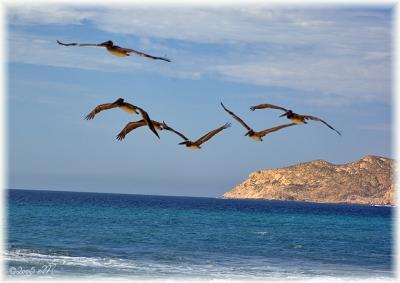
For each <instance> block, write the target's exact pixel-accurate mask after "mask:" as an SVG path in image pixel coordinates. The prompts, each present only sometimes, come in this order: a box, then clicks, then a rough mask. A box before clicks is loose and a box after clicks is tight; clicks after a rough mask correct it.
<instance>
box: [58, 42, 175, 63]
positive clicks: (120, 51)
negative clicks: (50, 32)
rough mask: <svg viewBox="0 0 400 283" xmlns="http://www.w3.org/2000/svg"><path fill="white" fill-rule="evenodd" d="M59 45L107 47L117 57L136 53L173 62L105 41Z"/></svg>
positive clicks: (63, 44)
mask: <svg viewBox="0 0 400 283" xmlns="http://www.w3.org/2000/svg"><path fill="white" fill-rule="evenodd" d="M57 43H58V44H60V45H62V46H95V47H105V48H107V51H108V52H110V53H111V54H112V55H114V56H117V57H126V56H129V55H130V54H129V53H135V54H136V55H139V56H143V57H146V58H150V59H154V60H163V61H167V62H171V60H169V59H167V58H163V57H156V56H152V55H149V54H146V53H143V52H139V51H137V50H134V49H129V48H123V47H119V46H117V45H114V43H113V42H112V41H111V40H108V41H105V42H103V43H99V44H95V43H62V42H61V41H59V40H57Z"/></svg>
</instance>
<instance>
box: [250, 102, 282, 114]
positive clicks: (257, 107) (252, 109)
mask: <svg viewBox="0 0 400 283" xmlns="http://www.w3.org/2000/svg"><path fill="white" fill-rule="evenodd" d="M265 108H271V109H278V110H282V111H285V112H286V111H288V110H287V109H285V108H283V107H280V106H277V105H273V104H266V103H265V104H258V105H254V106H251V107H250V110H251V111H254V110H256V109H265Z"/></svg>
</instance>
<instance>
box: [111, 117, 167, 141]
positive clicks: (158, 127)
mask: <svg viewBox="0 0 400 283" xmlns="http://www.w3.org/2000/svg"><path fill="white" fill-rule="evenodd" d="M151 122H152V124H153V126H154V128H155V129H156V130H157V131H162V130H163V125H162V124H161V123H160V122H157V121H154V120H151ZM145 125H146V121H145V120H143V119H142V120H139V121H134V122H129V123H128V124H126V126H125V127H124V128H123V129H122V130H121V132H120V133H119V134H118V135H117V137H116V139H117V140H119V141H122V140H123V139H124V138H125V136H126V135H127V134H129V133H130V132H131V131H133V130H134V129H137V128H140V127H143V126H145Z"/></svg>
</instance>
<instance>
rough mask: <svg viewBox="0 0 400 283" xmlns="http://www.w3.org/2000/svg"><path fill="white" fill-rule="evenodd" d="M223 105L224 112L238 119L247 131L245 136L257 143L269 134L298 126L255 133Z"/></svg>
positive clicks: (283, 126) (279, 127)
mask: <svg viewBox="0 0 400 283" xmlns="http://www.w3.org/2000/svg"><path fill="white" fill-rule="evenodd" d="M221 105H222V108H224V110H225V111H226V112H228V113H229V114H230V115H231V116H232V117H233V118H235V119H236V121H238V122H239V123H240V124H241V125H242V126H243V127H245V128H246V129H247V133H246V134H245V136H249V137H250V138H252V139H253V140H255V141H263V139H262V137H263V136H265V135H267V134H270V133H272V132H275V131H278V130H280V129H283V128H286V127H290V126H294V125H296V124H295V123H291V124H284V125H280V126H277V127H273V128H269V129H265V130H263V131H259V132H255V131H254V130H253V129H252V128H250V127H249V126H248V125H247V124H246V123H245V122H244V121H243V120H242V119H240V118H239V117H238V116H237V115H236V114H235V113H233V112H232V111H230V110H228V109H226V107H225V106H224V104H222V102H221Z"/></svg>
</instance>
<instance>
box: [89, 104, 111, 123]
mask: <svg viewBox="0 0 400 283" xmlns="http://www.w3.org/2000/svg"><path fill="white" fill-rule="evenodd" d="M115 107H118V106H117V105H116V104H114V103H105V104H100V105H97V106H96V107H95V108H94V109H93V110H92V111H91V112H90V113H89V114H88V115H86V117H85V119H86V120H92V119H93V118H94V116H96V114H97V113H99V112H101V111H103V110H108V109H112V108H115Z"/></svg>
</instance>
